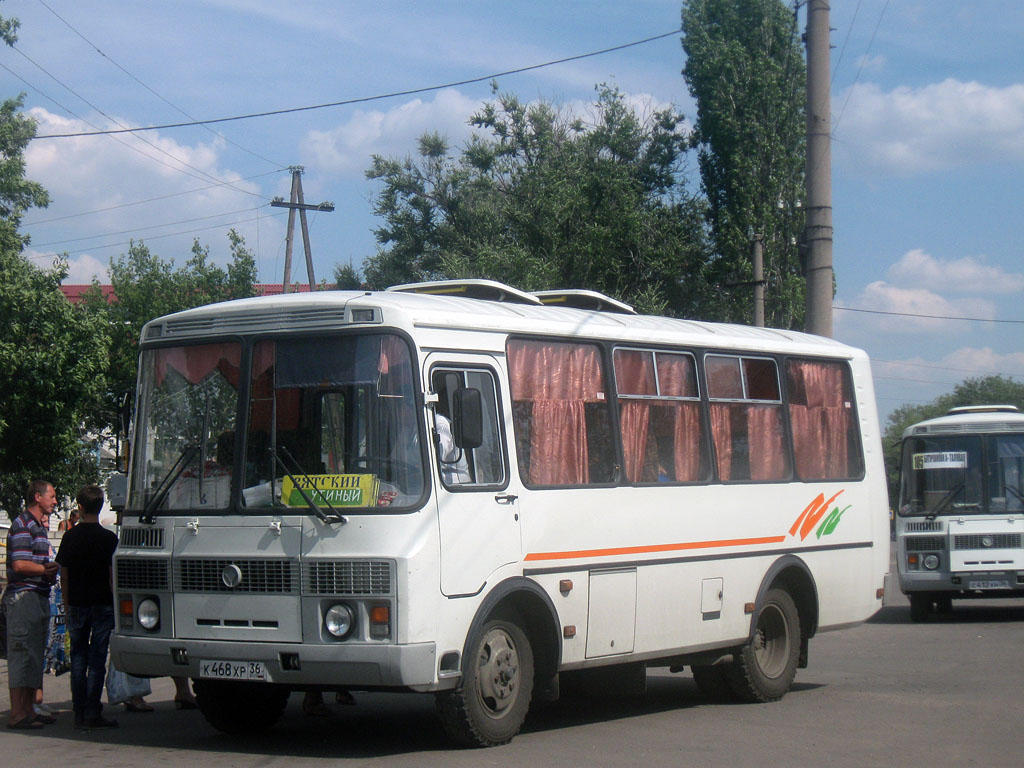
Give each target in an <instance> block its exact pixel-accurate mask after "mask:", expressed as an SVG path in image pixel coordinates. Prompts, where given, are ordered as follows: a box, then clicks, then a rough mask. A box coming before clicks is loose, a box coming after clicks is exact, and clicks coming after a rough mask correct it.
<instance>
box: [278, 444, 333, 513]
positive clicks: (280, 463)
mask: <svg viewBox="0 0 1024 768" xmlns="http://www.w3.org/2000/svg"><path fill="white" fill-rule="evenodd" d="M279 449H280V451H281V453H283V454H284V456H285V457H286V458H287V459H288V461H290V462H291V463H292V466H294V467H295V469H296V471H297V472H298V473H299V474H300V475H302V477H303V478H305V480H306V482H307V483H309V487H310V488H313V487H314V485H313V478H311V477H310V476H309V475H308V474H307V473H306V472H305V471H304V470H303V469H302V466H301V465H300V464H299V462H297V461H296V460H295V457H294V456H292V455H291V453H289V452H288V449H287V448H285V447H284V446H283V445H282V446H278V447H275V446H273V445H272V446H270V448H268V449H267V450H268V451H270V455H271V456H273V457H274V461H276V462H277V465H278V466H279V467H280V468H281V471H282V472H284V473H285V475H287V476H288V479H289V480H291V481H292V485H294V486H295V490H297V491H298V492H299V494H300V495H301V496H302V498H303V500H304V501H305V502H306V503H307V504H308V505H309V508H310V509H312V510H313V514H315V515H316V516H317V517H318V518H319V519H320V520H322V521H323V522H325V523H342V524H345V523H347V522H348V518H347V517H345V516H344V515H343V514H341V512H339V511H338V510H337V509H335V508H334V506H333V505H332V504H331V502H329V501H328V500H327V499H325V498H324V496H323V494H320V498H321V499H322V500H323V502H324V504H326V505H327V507H328V509H330V510H331V513H330V514H327V513H326V512H324V511H323V510H322V509H320V507H319V506H317V503H316V502H315V501H313V499H312V498H311V497H310V495H309V494H308V493H306V491H305V490H304V489H303V487H302V485H301V484H300V483H299V481H298V480H296V479H295V475H293V474H292V473H291V472H289V471H288V467H287V466H285V463H284V461H283V460H282V459H281V457H280V456H279V455H278V453H277V452H278V450H279Z"/></svg>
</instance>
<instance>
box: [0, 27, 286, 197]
mask: <svg viewBox="0 0 1024 768" xmlns="http://www.w3.org/2000/svg"><path fill="white" fill-rule="evenodd" d="M11 47H12V48H14V50H15V51H17V52H18V54H19V55H21V56H22V57H23V58H24V59H25V60H27V61H28V62H29V63H30V64H32V65H33V66H34V67H36V68H37V69H38V70H39V71H40V72H42V73H43V74H45V75H46V76H47V77H49V78H50V79H51V80H53V81H54V82H55V83H57V84H58V85H59V86H61V87H62V88H64V89H65V90H67V91H68V92H69V93H71V94H72V95H73V96H76V97H77V98H79V99H81V100H82V101H83V102H84V103H85V104H87V105H88V106H89V107H91V108H92V109H94V110H96V111H97V112H99V113H100V114H101V115H103V117H105V118H107V120H109V121H110V122H112V123H113V124H114V125H119V126H121V127H122V128H124V125H123V123H121V122H119V121H118V120H116V119H115V118H113V117H111V116H110V115H108V114H107V113H106V112H104V111H103V110H102V109H100V108H99V107H98V106H96V105H95V104H93V103H92V102H91V101H89V100H88V99H87V98H85V97H84V96H82V95H81V94H80V93H78V92H77V91H75V89H74V88H72V87H71V86H69V85H67V84H66V83H64V82H63V81H61V80H60V78H58V77H57V76H56V75H54V74H53V73H52V72H50V71H48V70H47V69H46V68H45V67H44V66H43V65H41V64H40V63H39V62H37V61H36V60H35V59H33V58H32V57H31V56H29V55H28V54H27V53H25V52H24V51H23V50H21V48H19V47H18V46H17V45H14V46H11ZM5 69H6V67H5ZM8 71H10V70H9V69H8ZM19 79H21V80H22V82H26V81H25V80H24V79H22V78H19ZM33 87H34V86H33ZM37 90H38V89H37ZM40 93H42V91H40ZM47 98H49V96H47ZM54 103H55V104H58V105H59V103H58V102H56V101H54ZM59 106H61V109H64V110H66V111H67V112H68V113H70V114H71V115H72V116H74V117H76V118H77V119H79V120H82V122H84V123H86V124H87V125H92V123H90V122H89V121H88V120H85V119H84V118H81V117H78V115H75V113H74V112H72V111H71V110H69V109H68V108H67V107H64V106H63V105H59ZM131 131H132V129H130V128H129V129H124V130H119V131H98V132H95V133H86V134H80V135H85V136H88V135H111V134H114V133H125V132H131ZM112 138H113V139H114V140H115V141H117V142H118V143H119V144H123V145H124V146H126V147H128V148H129V149H132V150H133V151H135V152H138V153H139V154H141V155H142V156H143V157H146V158H148V159H150V160H155V161H156V162H158V163H160V164H161V165H166V166H167V167H168V168H171V169H172V170H175V171H178V172H179V173H184V174H185V175H186V176H191V177H192V178H199V177H197V176H195V175H194V174H191V173H188V172H187V171H185V170H184V169H183V168H180V167H178V166H174V165H170V164H169V163H165V162H164V161H162V160H160V159H159V158H157V157H153V156H152V155H147V154H146V153H145V152H143V151H142V150H140V149H139V148H138V147H132V146H131V145H130V144H128V143H126V142H124V141H122V140H121V139H119V138H118V137H116V136H112ZM138 138H139V141H141V142H142V143H143V144H145V145H147V146H149V147H151V148H153V149H155V150H156V151H157V152H159V153H160V154H162V155H166V156H167V157H169V158H171V159H172V160H174V162H176V163H178V164H179V165H181V166H184V167H185V168H191V169H192V170H193V171H195V172H196V173H198V174H201V176H202V177H204V178H205V179H206V180H207V181H217V182H220V181H223V179H218V178H217V177H216V176H213V175H211V174H209V173H207V172H206V171H204V170H202V169H201V168H197V167H195V166H194V165H190V164H189V163H187V162H185V161H184V160H181V159H179V158H177V157H175V156H174V155H172V154H171V153H170V152H168V151H167V150H165V149H162V148H161V147H158V146H156V145H155V144H153V143H152V142H150V141H148V140H146V139H144V138H142V137H141V136H140V137H138ZM227 186H231V184H230V183H228V184H227ZM232 189H235V190H237V191H238V192H242V193H244V194H247V195H252V196H253V197H259V198H261V199H263V200H269V199H270V198H268V197H264V196H263V195H259V194H256V193H255V192H250V191H249V190H247V189H238V188H237V187H232Z"/></svg>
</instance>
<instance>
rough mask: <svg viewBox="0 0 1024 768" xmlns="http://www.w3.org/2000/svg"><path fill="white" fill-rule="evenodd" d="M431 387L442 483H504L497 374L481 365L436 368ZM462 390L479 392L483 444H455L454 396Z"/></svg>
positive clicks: (480, 484) (487, 484)
mask: <svg viewBox="0 0 1024 768" xmlns="http://www.w3.org/2000/svg"><path fill="white" fill-rule="evenodd" d="M431 389H432V390H433V392H434V393H436V394H437V396H438V398H437V405H436V406H435V410H434V435H435V447H436V449H437V462H438V473H439V474H440V477H441V482H442V483H444V485H445V487H448V488H453V487H459V488H467V487H476V486H488V487H493V486H501V485H504V483H505V460H504V453H503V451H502V443H501V429H500V427H499V425H498V398H497V393H496V387H495V379H494V375H493V374H492V373H491V372H490V371H489V370H483V369H479V368H464V369H449V368H445V369H435V370H434V371H433V373H432V374H431ZM459 389H472V390H476V391H477V392H479V393H480V406H481V414H480V415H481V417H482V418H481V422H482V423H481V427H482V429H481V433H482V435H481V436H482V440H481V441H480V445H476V446H469V445H467V446H464V447H460V446H458V445H456V441H455V437H454V434H455V431H456V430H457V429H458V427H459V425H457V424H453V421H452V419H453V418H454V417H455V416H456V415H457V412H456V409H455V408H454V399H455V393H456V391H457V390H459Z"/></svg>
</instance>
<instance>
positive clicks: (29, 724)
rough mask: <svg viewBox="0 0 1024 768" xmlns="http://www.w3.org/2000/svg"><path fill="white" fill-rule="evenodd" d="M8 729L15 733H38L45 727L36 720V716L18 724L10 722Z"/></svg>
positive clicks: (24, 719)
mask: <svg viewBox="0 0 1024 768" xmlns="http://www.w3.org/2000/svg"><path fill="white" fill-rule="evenodd" d="M7 727H8V728H10V729H11V730H14V731H37V730H39V729H40V728H42V727H43V724H42V723H40V722H38V721H37V720H36V717H35V715H29V716H28V717H23V718H22V719H21V720H19V721H18V722H16V723H11V722H8V723H7Z"/></svg>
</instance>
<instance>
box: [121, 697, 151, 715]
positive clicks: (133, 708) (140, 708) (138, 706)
mask: <svg viewBox="0 0 1024 768" xmlns="http://www.w3.org/2000/svg"><path fill="white" fill-rule="evenodd" d="M124 708H125V709H126V710H128V711H129V712H152V711H153V708H152V707H151V706H149V704H147V703H146V700H145V699H141V698H132V699H128V701H126V702H125V703H124Z"/></svg>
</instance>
